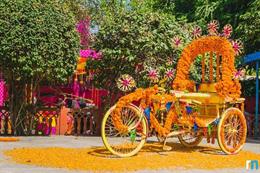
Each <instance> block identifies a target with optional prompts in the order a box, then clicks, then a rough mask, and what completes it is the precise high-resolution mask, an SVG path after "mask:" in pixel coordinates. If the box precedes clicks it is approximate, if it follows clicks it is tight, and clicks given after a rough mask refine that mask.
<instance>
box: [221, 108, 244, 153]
mask: <svg viewBox="0 0 260 173" xmlns="http://www.w3.org/2000/svg"><path fill="white" fill-rule="evenodd" d="M246 133H247V128H246V119H245V117H244V115H243V113H242V112H241V111H240V110H239V109H237V108H229V109H227V110H226V111H225V112H224V113H223V115H222V117H221V119H220V122H219V124H218V144H219V146H220V148H221V149H222V151H223V152H225V153H226V154H236V153H238V152H239V151H240V150H241V149H242V147H243V145H244V144H245V141H246Z"/></svg>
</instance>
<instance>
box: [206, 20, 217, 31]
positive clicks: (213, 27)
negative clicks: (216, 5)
mask: <svg viewBox="0 0 260 173" xmlns="http://www.w3.org/2000/svg"><path fill="white" fill-rule="evenodd" d="M218 28H219V22H218V21H217V20H212V21H211V22H210V23H209V24H208V33H209V35H218Z"/></svg>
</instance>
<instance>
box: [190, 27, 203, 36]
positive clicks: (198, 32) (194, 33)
mask: <svg viewBox="0 0 260 173" xmlns="http://www.w3.org/2000/svg"><path fill="white" fill-rule="evenodd" d="M191 34H192V36H193V38H198V37H200V36H201V34H202V30H201V27H199V26H194V27H193V29H192V33H191Z"/></svg>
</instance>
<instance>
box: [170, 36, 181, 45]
mask: <svg viewBox="0 0 260 173" xmlns="http://www.w3.org/2000/svg"><path fill="white" fill-rule="evenodd" d="M172 41H173V46H174V47H176V48H178V47H179V46H180V45H181V38H180V37H178V36H175V37H173V39H172Z"/></svg>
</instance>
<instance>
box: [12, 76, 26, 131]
mask: <svg viewBox="0 0 260 173" xmlns="http://www.w3.org/2000/svg"><path fill="white" fill-rule="evenodd" d="M25 86H26V85H25V83H24V82H23V81H18V80H16V79H14V78H13V77H12V80H9V111H10V118H11V126H12V130H13V131H12V132H13V135H15V136H20V135H25V131H24V130H25V121H24V120H25V117H26V110H25V106H26V102H25V100H26V99H25Z"/></svg>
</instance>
